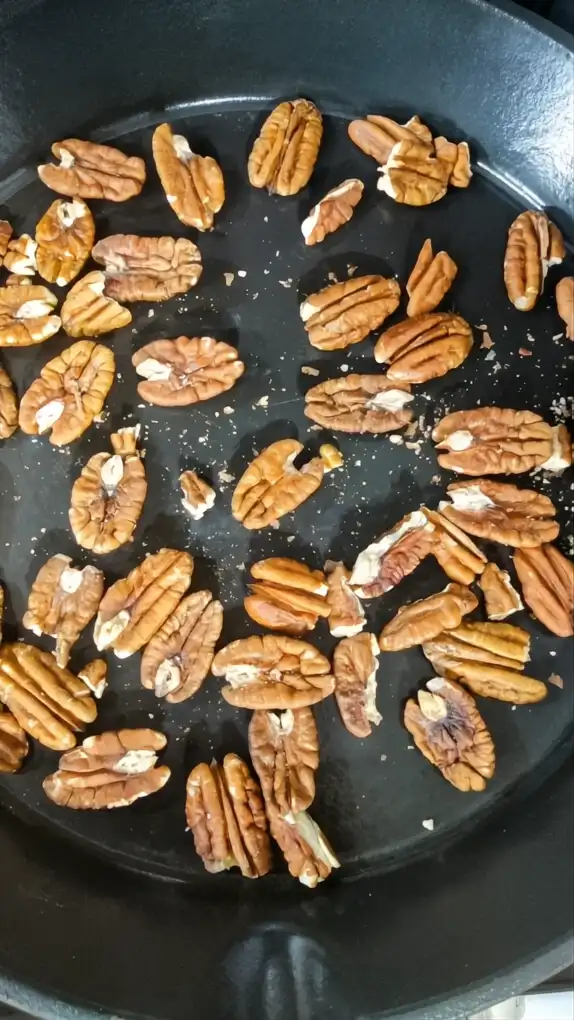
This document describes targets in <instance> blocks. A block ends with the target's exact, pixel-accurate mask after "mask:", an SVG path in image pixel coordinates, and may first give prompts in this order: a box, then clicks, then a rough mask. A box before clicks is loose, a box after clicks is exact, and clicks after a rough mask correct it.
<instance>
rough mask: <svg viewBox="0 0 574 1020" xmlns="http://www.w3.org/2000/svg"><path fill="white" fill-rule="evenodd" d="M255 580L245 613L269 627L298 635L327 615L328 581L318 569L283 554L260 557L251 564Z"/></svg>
mask: <svg viewBox="0 0 574 1020" xmlns="http://www.w3.org/2000/svg"><path fill="white" fill-rule="evenodd" d="M251 573H252V575H253V577H254V578H255V579H256V581H257V582H258V583H257V584H250V585H249V592H250V594H249V595H248V596H247V597H246V598H245V601H244V603H243V605H244V607H245V612H246V613H247V615H248V616H250V617H251V619H252V620H255V622H256V623H260V624H261V626H262V627H267V629H268V630H281V631H283V632H284V633H285V634H293V635H294V636H295V637H300V636H301V635H302V634H304V633H305V631H307V630H313V629H314V628H315V627H316V626H317V623H318V621H319V618H320V617H328V616H329V613H330V607H329V605H328V603H327V599H326V597H325V596H326V594H327V584H326V582H325V575H324V574H323V572H322V571H320V570H311V568H310V567H307V566H306V565H305V564H304V563H298V562H297V560H291V559H287V558H285V557H273V558H271V559H268V560H260V561H259V563H254V564H253V566H252V567H251Z"/></svg>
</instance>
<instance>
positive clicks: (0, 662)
mask: <svg viewBox="0 0 574 1020" xmlns="http://www.w3.org/2000/svg"><path fill="white" fill-rule="evenodd" d="M0 701H2V702H3V703H4V704H5V705H6V708H8V709H9V710H10V711H11V712H12V715H13V716H15V718H16V720H17V722H18V723H19V724H20V726H21V727H22V729H24V730H25V731H26V733H28V734H29V735H30V736H31V737H34V738H35V740H38V741H39V742H40V743H41V744H44V746H45V747H49V748H51V749H52V750H53V751H66V750H67V749H68V748H70V747H74V746H75V743H76V736H75V734H76V731H77V730H80V729H83V728H84V726H87V725H88V723H92V722H93V721H94V719H95V718H96V714H97V708H96V703H95V701H94V700H93V698H91V697H90V692H89V690H88V688H87V687H86V685H85V684H84V683H82V681H81V680H79V679H78V677H76V676H74V674H73V673H70V672H69V670H67V669H62V668H61V667H60V666H58V664H57V662H56V660H55V658H54V656H53V655H51V654H50V652H43V651H42V650H41V649H40V648H35V647H34V646H33V645H25V644H21V643H18V644H14V645H8V644H5V645H2V646H1V647H0Z"/></svg>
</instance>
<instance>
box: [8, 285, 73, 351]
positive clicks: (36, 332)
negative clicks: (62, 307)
mask: <svg viewBox="0 0 574 1020" xmlns="http://www.w3.org/2000/svg"><path fill="white" fill-rule="evenodd" d="M57 303H58V299H57V298H56V296H55V294H52V293H51V291H49V290H48V288H47V287H29V286H22V287H0V347H30V346H31V345H32V344H42V343H44V340H49V339H50V337H51V336H54V334H55V333H57V332H58V330H59V328H60V326H61V325H62V320H61V319H60V317H59V315H51V312H52V311H53V309H54V308H55V307H56V305H57Z"/></svg>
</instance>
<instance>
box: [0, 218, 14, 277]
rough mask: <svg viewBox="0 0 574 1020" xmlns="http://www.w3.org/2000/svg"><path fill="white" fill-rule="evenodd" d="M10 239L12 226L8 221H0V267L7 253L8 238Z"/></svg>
mask: <svg viewBox="0 0 574 1020" xmlns="http://www.w3.org/2000/svg"><path fill="white" fill-rule="evenodd" d="M11 237H12V226H11V224H10V223H8V220H0V267H1V266H2V263H3V262H4V256H5V254H6V252H7V251H8V245H9V243H10V238H11Z"/></svg>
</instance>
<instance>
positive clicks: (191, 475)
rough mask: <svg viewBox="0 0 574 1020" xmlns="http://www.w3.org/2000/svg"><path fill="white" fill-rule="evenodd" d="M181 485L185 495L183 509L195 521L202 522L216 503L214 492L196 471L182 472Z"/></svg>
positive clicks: (182, 502) (182, 503)
mask: <svg viewBox="0 0 574 1020" xmlns="http://www.w3.org/2000/svg"><path fill="white" fill-rule="evenodd" d="M179 484H180V486H181V491H182V493H183V499H182V501H181V505H182V507H183V509H184V510H185V512H186V513H188V514H189V516H190V517H193V520H194V521H200V520H201V518H202V517H203V516H204V515H205V514H206V513H207V511H208V510H211V508H212V506H213V504H214V503H215V492H214V490H213V489H212V488H211V485H208V484H207V482H205V481H204V480H203V478H200V477H199V475H198V474H197V472H196V471H182V473H181V474H180V476H179Z"/></svg>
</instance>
